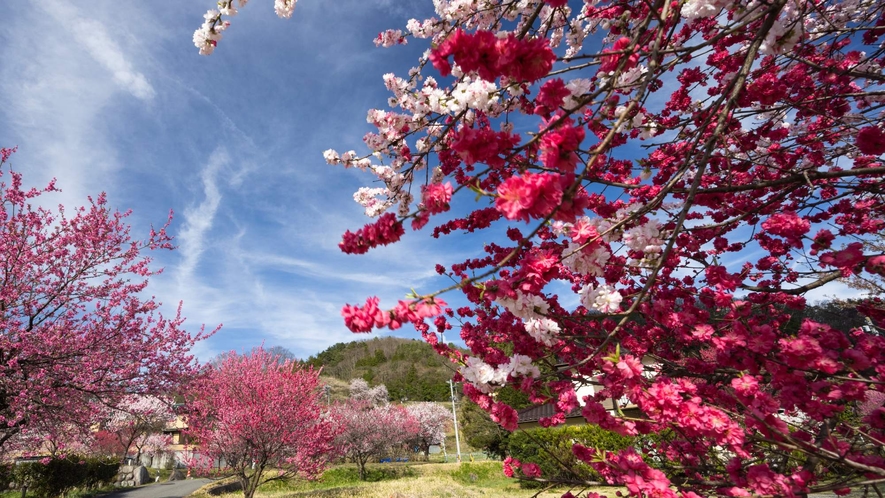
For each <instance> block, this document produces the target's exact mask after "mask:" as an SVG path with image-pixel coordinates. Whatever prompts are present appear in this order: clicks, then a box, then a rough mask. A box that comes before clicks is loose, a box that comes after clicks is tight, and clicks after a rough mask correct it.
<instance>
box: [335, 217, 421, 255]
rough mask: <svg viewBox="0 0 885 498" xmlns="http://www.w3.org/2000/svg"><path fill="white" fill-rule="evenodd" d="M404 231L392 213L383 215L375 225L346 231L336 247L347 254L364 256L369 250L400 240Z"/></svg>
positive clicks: (371, 224)
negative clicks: (354, 230)
mask: <svg viewBox="0 0 885 498" xmlns="http://www.w3.org/2000/svg"><path fill="white" fill-rule="evenodd" d="M405 233H406V231H405V230H404V229H403V224H402V222H400V221H397V219H396V215H395V214H393V213H384V214H382V215H381V217H380V218H378V221H376V222H375V223H370V224H368V225H366V226H364V227H363V228H361V229H359V230H357V231H356V233H354V232H351V231H350V230H348V231H347V232H345V234H344V236H343V240H342V241H341V242H340V243H339V244H338V247H340V248H341V250H342V251H343V252H345V253H347V254H364V253H367V252H369V249H371V248H373V247H378V246H386V245H387V244H392V243H394V242H396V241H398V240H399V239H400V237H402V236H403V234H405Z"/></svg>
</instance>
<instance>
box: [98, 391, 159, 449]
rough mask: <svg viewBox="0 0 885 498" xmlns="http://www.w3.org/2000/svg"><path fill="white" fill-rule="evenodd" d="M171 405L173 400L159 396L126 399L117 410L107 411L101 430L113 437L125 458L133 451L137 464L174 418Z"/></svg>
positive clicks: (156, 442) (157, 441) (154, 444)
mask: <svg viewBox="0 0 885 498" xmlns="http://www.w3.org/2000/svg"><path fill="white" fill-rule="evenodd" d="M171 405H172V400H170V399H165V398H163V397H160V396H151V395H141V396H134V395H131V396H126V397H125V398H123V399H122V400H121V402H120V403H119V405H118V407H117V408H114V409H111V410H110V413H109V414H108V416H107V420H106V421H105V422H104V424H102V426H103V428H104V430H106V431H108V432H110V433H112V434H114V435H115V436H116V438H117V441H119V442H120V447H121V448H124V451H123V457H124V458H125V457H126V456H128V453H129V451H130V450H132V449H134V450H135V461H136V462H140V461H141V455H142V451H143V450H144V449H145V448H146V446H147V445H148V443H150V444H151V445H152V446H156V445H157V444H158V443H160V442H161V440H162V438H161V440H158V439H157V438H153V439H152V437H153V436H156V435H160V433H161V432H162V431H163V428H164V427H166V424H168V423H169V422H170V421H172V420H173V419H174V418H175V414H174V413H172V410H171V408H170V407H171Z"/></svg>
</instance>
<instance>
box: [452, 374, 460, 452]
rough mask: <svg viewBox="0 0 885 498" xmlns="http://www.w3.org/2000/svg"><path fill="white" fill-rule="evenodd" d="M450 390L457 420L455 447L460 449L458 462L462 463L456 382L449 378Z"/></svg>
mask: <svg viewBox="0 0 885 498" xmlns="http://www.w3.org/2000/svg"><path fill="white" fill-rule="evenodd" d="M449 392H451V394H452V419H454V421H455V448H456V449H457V450H458V463H461V440H460V439H459V438H458V414H457V412H456V411H455V383H454V382H452V379H449Z"/></svg>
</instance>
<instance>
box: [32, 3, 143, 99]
mask: <svg viewBox="0 0 885 498" xmlns="http://www.w3.org/2000/svg"><path fill="white" fill-rule="evenodd" d="M35 5H37V6H39V7H40V8H42V9H43V11H44V12H45V13H47V14H49V15H50V16H51V17H52V18H53V19H54V20H55V26H57V27H59V28H61V29H63V30H66V31H68V33H70V35H72V37H73V40H74V41H75V42H77V43H78V44H80V45H82V46H83V48H85V49H86V52H87V53H89V55H90V56H92V58H93V59H94V60H95V61H96V62H98V63H99V64H100V65H101V66H102V67H103V68H104V69H106V70H107V71H109V72H110V73H111V75H113V78H114V81H115V82H116V83H117V84H118V85H119V86H120V87H121V89H123V90H125V91H127V92H129V93H131V94H132V95H133V96H134V97H136V98H138V99H141V100H151V99H152V98H153V97H154V95H155V94H156V92H155V91H154V88H153V87H152V86H151V84H150V83H149V82H148V80H147V78H146V77H145V76H144V74H142V73H140V72H138V71H136V70H135V69H133V65H132V63H131V62H130V60H129V59H128V58H127V57H126V54H124V53H123V51H122V50H121V48H120V46H119V45H118V44H117V43H116V42H115V41H114V40H113V38H111V36H110V35H109V34H108V31H107V29H106V28H105V26H104V25H103V24H102V23H101V22H99V21H97V20H95V19H87V18H84V17H82V16H81V15H80V12H79V11H78V10H77V9H76V7H74V5H72V4H71V3H70V2H62V1H59V0H43V1H41V2H37V3H36V4H35Z"/></svg>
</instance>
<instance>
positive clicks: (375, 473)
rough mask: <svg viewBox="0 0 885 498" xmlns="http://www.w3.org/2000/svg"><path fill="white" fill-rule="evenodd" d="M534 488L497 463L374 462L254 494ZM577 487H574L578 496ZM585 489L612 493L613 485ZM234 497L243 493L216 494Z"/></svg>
mask: <svg viewBox="0 0 885 498" xmlns="http://www.w3.org/2000/svg"><path fill="white" fill-rule="evenodd" d="M212 486H213V485H210V486H207V487H206V488H204V489H202V490H199V491H197V492H196V493H194V494H193V495H191V498H209V496H210V495H208V493H207V491H208V488H210V487H212ZM568 490H569V488H557V489H555V490H551V491H547V492H544V493H541V494H538V495H537V496H540V497H543V498H553V497H556V498H559V497H560V496H562V494H563V493H565V492H566V491H568ZM538 491H539V490H532V489H522V488H520V486H519V483H518V482H517V481H516V480H514V479H508V478H507V477H505V476H504V474H503V473H502V471H501V462H477V463H463V464H460V465H459V464H457V463H427V464H422V463H413V464H375V465H371V466H370V467H369V468H368V476H367V481H360V480H359V474H358V473H357V469H356V467H355V466H353V465H342V466H337V467H334V468H332V469H330V470H328V471H326V473H325V474H323V477H322V478H320V479H319V480H318V481H316V482H305V481H292V482H272V483H268V484H267V485H265V486H263V487H262V488H261V489H259V490H258V492H257V493H256V497H258V498H300V497H323V498H343V497H359V498H412V497H416V498H417V497H422V498H423V497H438V498H449V497H450V498H460V497H465V498H474V497H475V498H481V497H490V498H504V497H513V496H524V497H529V496H535V495H536V493H538ZM579 491H581V490H580V489H573V490H572V492H573V493H575V494H577V493H578V492H579ZM589 491H597V492H605V493H606V494H609V493H610V494H612V496H614V492H615V491H617V489H613V488H607V489H604V490H603V489H596V490H592V489H591V490H589ZM220 496H221V497H222V498H236V497H238V496H242V492H236V493H229V494H223V495H220Z"/></svg>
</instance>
